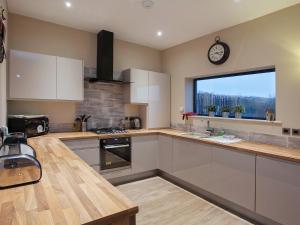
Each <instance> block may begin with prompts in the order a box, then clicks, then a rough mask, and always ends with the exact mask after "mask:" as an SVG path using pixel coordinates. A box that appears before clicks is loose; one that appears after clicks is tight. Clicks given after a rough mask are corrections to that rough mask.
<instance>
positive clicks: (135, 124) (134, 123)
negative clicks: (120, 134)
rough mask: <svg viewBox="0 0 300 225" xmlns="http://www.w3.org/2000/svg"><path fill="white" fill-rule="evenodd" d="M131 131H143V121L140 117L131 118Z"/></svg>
mask: <svg viewBox="0 0 300 225" xmlns="http://www.w3.org/2000/svg"><path fill="white" fill-rule="evenodd" d="M130 128H131V129H142V120H141V118H140V117H130Z"/></svg>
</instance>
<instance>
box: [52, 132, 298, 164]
mask: <svg viewBox="0 0 300 225" xmlns="http://www.w3.org/2000/svg"><path fill="white" fill-rule="evenodd" d="M182 133H183V132H182V131H179V130H175V129H159V130H146V129H142V130H129V131H128V133H125V134H99V135H97V134H95V133H92V132H70V133H53V134H48V135H47V136H49V137H56V138H59V139H62V140H68V139H78V138H109V137H122V136H139V135H151V134H163V135H168V136H173V137H177V138H182V139H186V140H191V141H196V142H200V143H204V144H211V145H215V146H219V147H224V148H228V149H232V150H237V151H243V152H249V153H253V154H256V155H262V156H269V157H273V158H278V159H283V160H288V161H293V162H298V163H300V149H292V148H285V147H280V146H277V145H270V144H261V143H256V142H249V141H241V142H238V143H234V144H222V143H216V142H213V141H209V140H208V139H199V138H197V137H195V136H192V135H186V134H185V135H183V134H182Z"/></svg>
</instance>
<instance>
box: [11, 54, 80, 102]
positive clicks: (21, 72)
mask: <svg viewBox="0 0 300 225" xmlns="http://www.w3.org/2000/svg"><path fill="white" fill-rule="evenodd" d="M8 97H9V99H33V100H39V99H40V100H83V61H82V60H76V59H69V58H62V57H56V56H51V55H44V54H38V53H31V52H24V51H18V50H10V58H9V96H8Z"/></svg>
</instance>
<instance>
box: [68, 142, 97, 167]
mask: <svg viewBox="0 0 300 225" xmlns="http://www.w3.org/2000/svg"><path fill="white" fill-rule="evenodd" d="M63 143H64V144H65V145H67V146H68V147H69V148H70V149H71V150H72V151H73V152H74V153H75V154H76V155H78V156H79V157H80V158H81V159H83V161H85V162H86V163H87V164H88V165H90V166H91V167H93V168H94V169H95V170H97V171H99V170H100V153H99V139H97V138H95V139H78V140H68V141H63Z"/></svg>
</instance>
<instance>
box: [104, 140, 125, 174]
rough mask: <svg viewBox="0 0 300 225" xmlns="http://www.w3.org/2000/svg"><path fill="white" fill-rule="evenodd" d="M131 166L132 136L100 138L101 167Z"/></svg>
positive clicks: (106, 168) (117, 167) (121, 167)
mask: <svg viewBox="0 0 300 225" xmlns="http://www.w3.org/2000/svg"><path fill="white" fill-rule="evenodd" d="M130 167H131V138H130V137H120V138H108V139H101V140H100V169H101V171H104V170H112V169H125V168H130Z"/></svg>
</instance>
